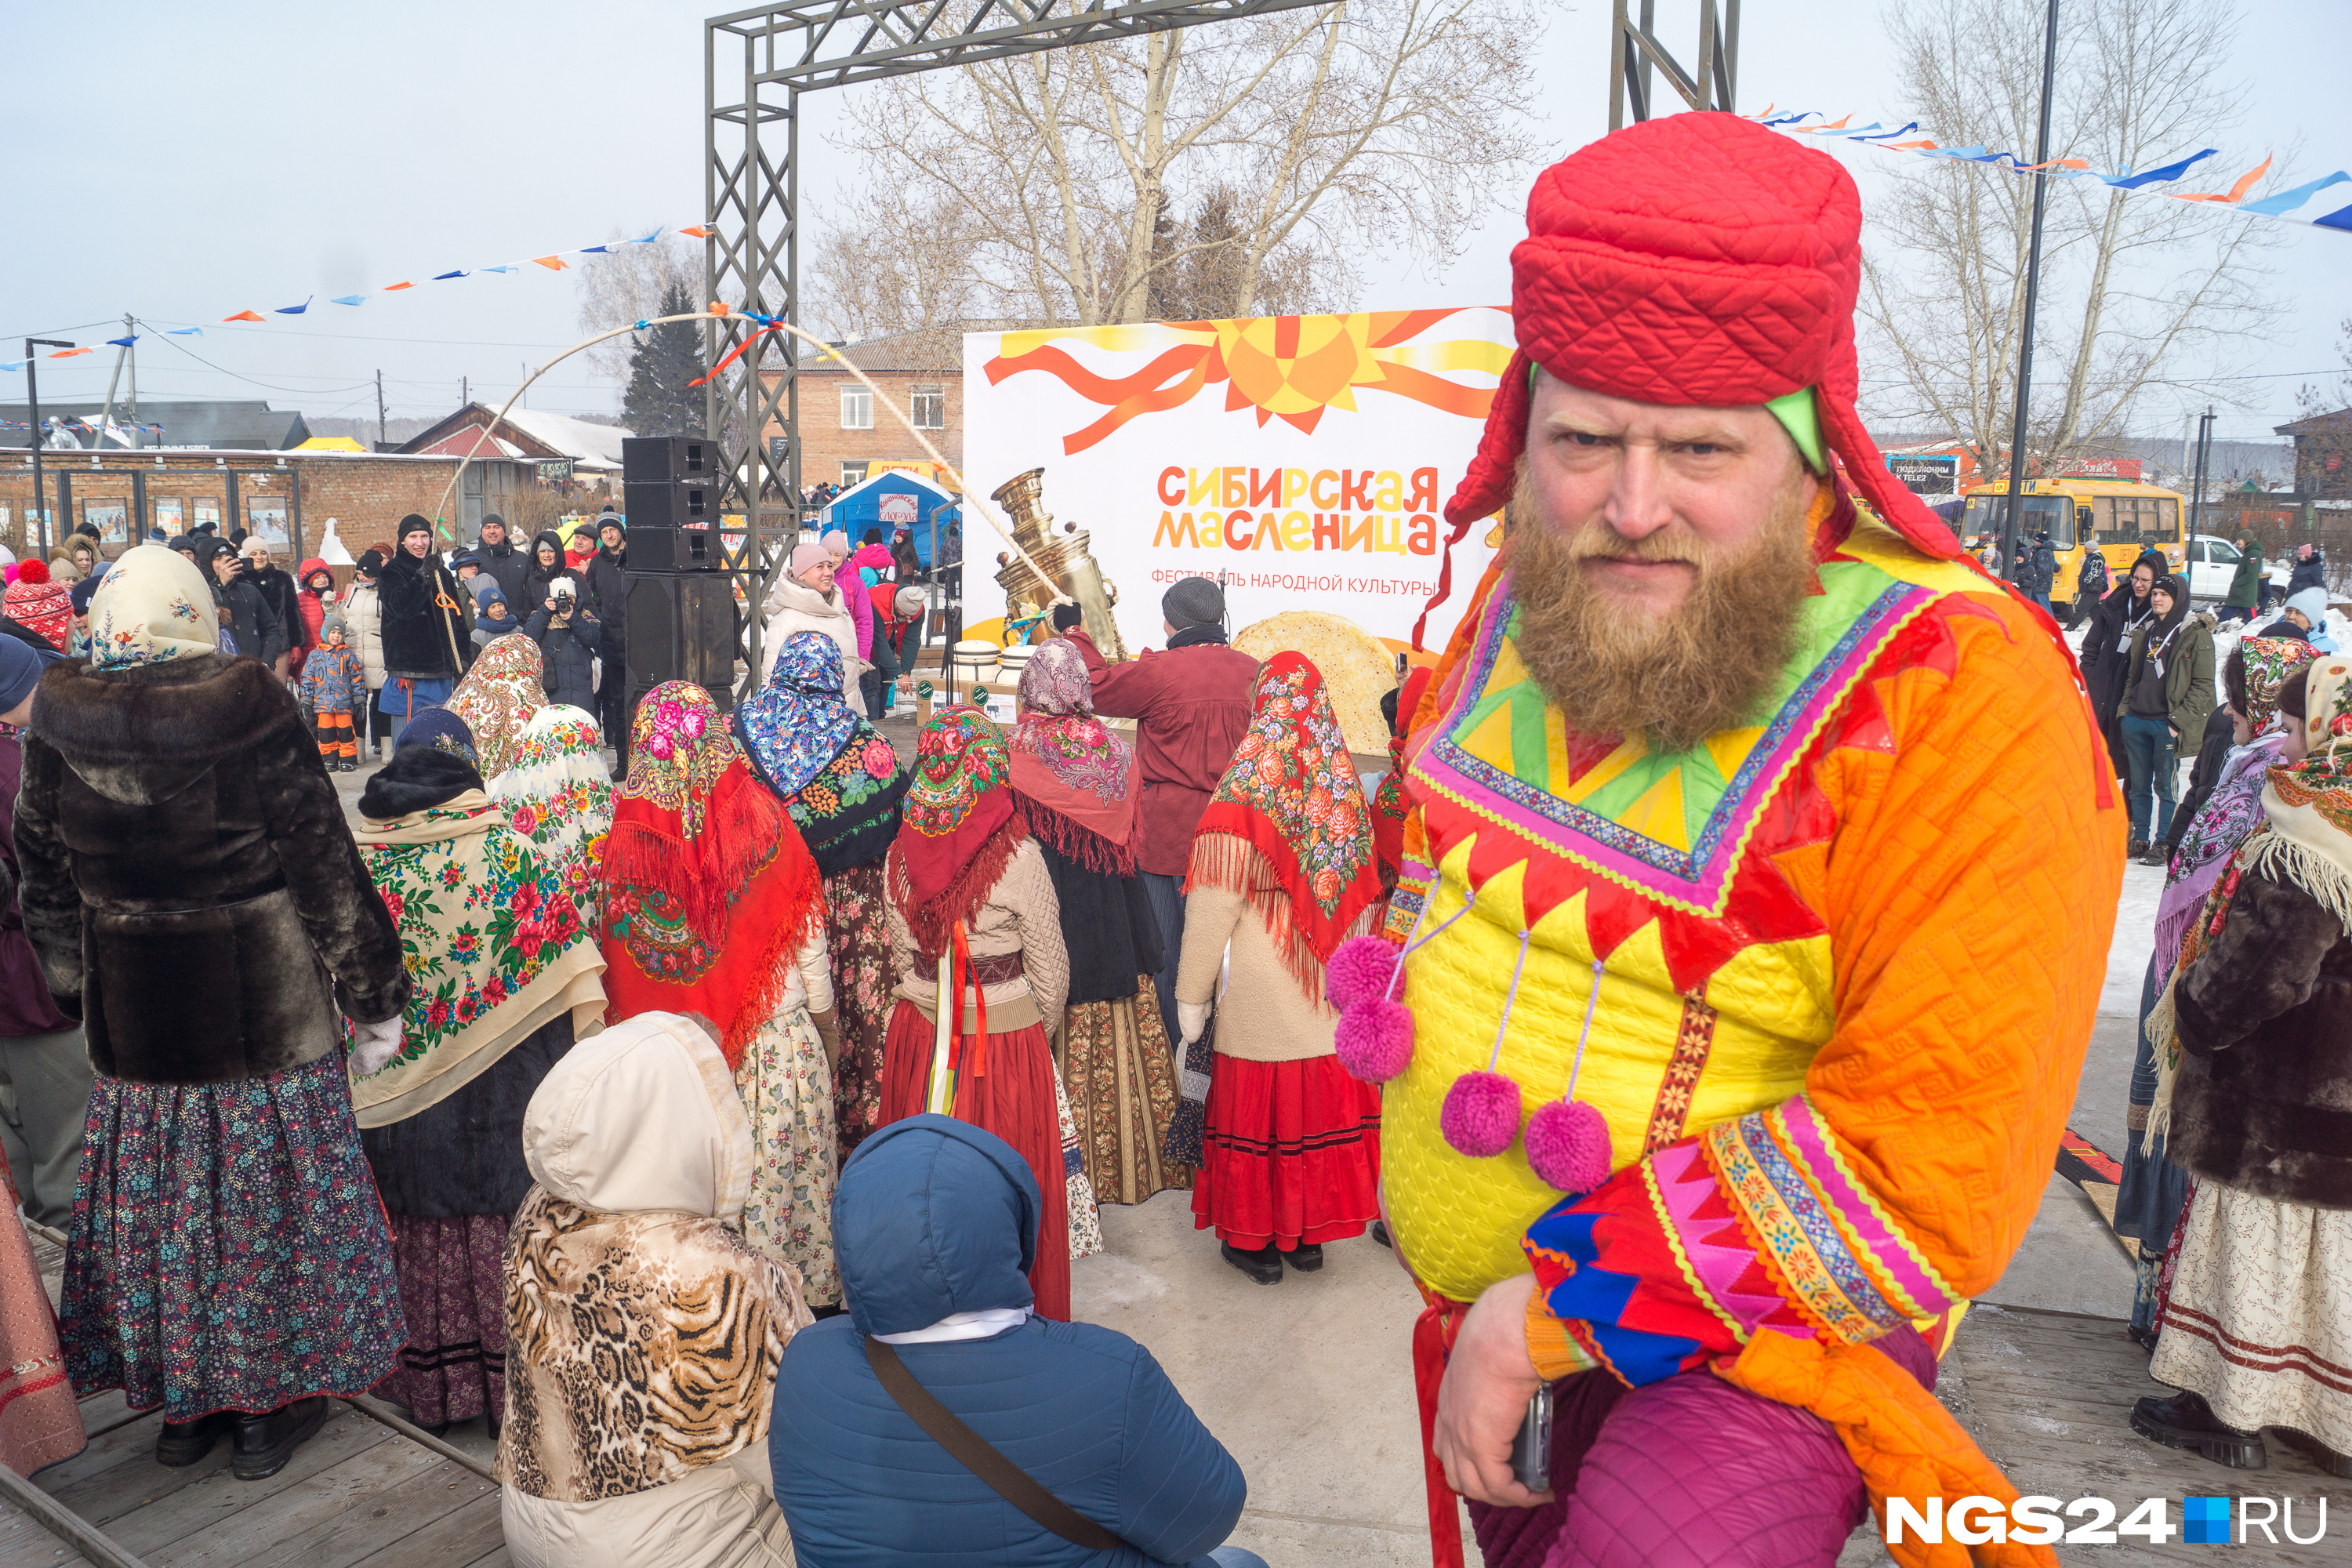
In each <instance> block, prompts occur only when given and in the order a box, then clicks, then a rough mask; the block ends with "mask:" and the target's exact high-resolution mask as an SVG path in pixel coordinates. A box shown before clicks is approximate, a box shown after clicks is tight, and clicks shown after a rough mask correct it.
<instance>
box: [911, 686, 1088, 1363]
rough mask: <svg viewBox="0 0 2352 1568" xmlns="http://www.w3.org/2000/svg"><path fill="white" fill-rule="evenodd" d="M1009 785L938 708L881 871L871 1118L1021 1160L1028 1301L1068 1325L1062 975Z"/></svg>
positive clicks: (968, 717)
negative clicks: (885, 963) (958, 1126)
mask: <svg viewBox="0 0 2352 1568" xmlns="http://www.w3.org/2000/svg"><path fill="white" fill-rule="evenodd" d="M1011 773H1012V769H1011V764H1010V763H1009V761H1008V759H1007V757H1006V755H1005V747H1004V732H1003V731H1002V730H999V729H998V728H997V727H996V725H995V724H994V723H992V722H991V721H990V720H989V718H988V716H987V715H986V714H984V713H982V712H981V711H980V710H978V709H976V708H949V709H945V710H941V711H940V712H938V713H935V714H933V715H932V716H931V720H930V722H929V723H928V724H925V725H924V726H923V728H922V730H921V731H920V732H919V734H918V735H917V736H916V737H915V768H914V775H915V776H914V781H913V783H912V784H910V785H909V786H908V791H907V821H906V826H905V828H904V830H903V831H901V832H900V833H899V835H898V843H897V844H896V845H894V846H893V847H891V850H890V860H889V865H888V867H887V879H888V887H889V895H890V902H889V920H890V942H891V945H892V947H893V948H895V949H896V950H897V953H898V973H899V977H900V978H899V981H898V998H899V1000H898V1010H897V1011H896V1012H895V1013H894V1014H892V1015H891V1018H890V1037H889V1041H888V1044H887V1054H886V1056H885V1058H884V1063H883V1071H882V1120H883V1122H884V1124H885V1125H886V1126H887V1124H888V1123H890V1122H893V1121H898V1119H899V1118H901V1117H906V1116H914V1115H918V1114H920V1113H921V1112H923V1111H925V1110H937V1111H940V1112H943V1113H945V1114H948V1115H951V1116H954V1117H956V1118H957V1119H958V1120H960V1121H969V1122H971V1123H973V1124H974V1125H975V1126H980V1127H985V1128H986V1129H988V1131H991V1132H993V1133H995V1134H996V1135H997V1136H998V1137H999V1138H1002V1139H1003V1140H1004V1141H1005V1142H1007V1143H1010V1144H1012V1145H1013V1147H1014V1148H1015V1149H1018V1150H1019V1151H1021V1156H1022V1158H1024V1159H1025V1160H1027V1161H1028V1162H1029V1168H1030V1170H1031V1171H1032V1172H1034V1173H1035V1175H1036V1177H1037V1186H1038V1190H1039V1191H1040V1192H1042V1193H1043V1194H1045V1213H1044V1215H1042V1216H1041V1217H1040V1221H1039V1225H1038V1237H1037V1258H1036V1263H1035V1266H1034V1268H1032V1269H1031V1270H1030V1273H1029V1284H1030V1288H1031V1289H1033V1290H1034V1292H1035V1293H1036V1298H1037V1312H1038V1314H1039V1315H1040V1316H1042V1317H1047V1318H1058V1319H1062V1320H1065V1321H1066V1320H1067V1319H1068V1317H1069V1315H1070V1219H1069V1215H1070V1203H1069V1193H1070V1183H1069V1176H1070V1172H1069V1168H1068V1165H1067V1163H1066V1160H1065V1159H1064V1157H1063V1141H1062V1118H1061V1113H1060V1096H1059V1094H1058V1092H1057V1089H1058V1087H1059V1086H1058V1084H1057V1082H1056V1079H1055V1072H1054V1047H1053V1043H1052V1041H1051V1040H1050V1039H1049V1038H1048V1037H1047V1034H1046V1022H1047V1020H1049V1019H1058V1018H1060V1016H1062V998H1063V996H1064V995H1065V994H1066V992H1067V991H1068V988H1069V961H1068V958H1067V956H1066V952H1065V951H1064V949H1063V946H1062V920H1061V911H1060V908H1059V906H1058V905H1057V904H1056V902H1055V897H1054V879H1053V878H1052V876H1051V875H1049V874H1048V873H1047V871H1046V869H1045V857H1044V856H1043V855H1041V854H1039V853H1038V850H1037V846H1036V844H1035V842H1034V840H1032V839H1031V838H1030V837H1029V830H1028V828H1027V827H1026V826H1024V825H1023V823H1022V821H1021V818H1020V816H1019V815H1018V814H1017V813H1016V812H1015V811H1014V810H1013V791H1012V789H1011V787H1010V783H1011Z"/></svg>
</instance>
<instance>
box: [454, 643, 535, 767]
mask: <svg viewBox="0 0 2352 1568" xmlns="http://www.w3.org/2000/svg"><path fill="white" fill-rule="evenodd" d="M448 706H449V710H450V711H451V712H453V713H455V714H457V716H458V717H459V718H461V719H463V720H465V721H466V722H467V724H469V725H471V726H472V727H473V731H474V746H475V749H476V750H477V751H478V752H480V753H481V758H482V777H484V778H485V779H496V778H497V777H498V776H499V774H500V773H504V772H506V771H507V769H509V768H510V767H512V766H513V765H514V757H515V747H516V745H517V744H518V743H519V742H520V741H521V740H522V732H523V727H524V726H525V725H527V724H529V723H530V721H531V719H532V717H533V716H534V715H535V714H537V713H538V712H539V711H540V710H541V709H543V708H545V707H546V706H547V687H546V682H545V677H544V673H543V667H542V666H541V662H540V657H539V645H538V644H537V643H535V642H533V641H531V640H530V638H529V637H493V638H491V639H490V643H489V646H488V647H485V648H483V649H482V651H481V653H480V654H479V655H478V656H477V657H476V658H475V660H474V668H471V669H469V670H467V672H466V679H463V680H460V681H459V682H457V689H456V690H454V691H452V692H450V693H449V703H448Z"/></svg>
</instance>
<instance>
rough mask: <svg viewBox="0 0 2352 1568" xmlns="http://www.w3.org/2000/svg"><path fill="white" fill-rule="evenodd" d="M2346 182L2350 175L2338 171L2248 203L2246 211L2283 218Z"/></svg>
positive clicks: (2350, 178) (2351, 176)
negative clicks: (2327, 190) (2319, 195)
mask: <svg viewBox="0 0 2352 1568" xmlns="http://www.w3.org/2000/svg"><path fill="white" fill-rule="evenodd" d="M2347 180H2352V174H2346V173H2345V172H2344V171H2343V170H2341V169H2338V170H2336V173H2334V174H2330V175H2328V176H2327V177H2326V179H2324V180H2314V181H2312V182H2311V184H2307V185H2297V186H2295V188H2294V189H2293V190H2291V191H2281V192H2280V193H2279V194H2278V195H2274V196H2264V197H2263V199H2262V200H2261V201H2258V202H2248V203H2247V204H2246V210H2247V211H2248V212H2250V213H2261V214H2262V215H2263V216H2265V217H2283V216H2285V215H2286V214H2288V213H2291V212H2293V211H2294V209H2295V208H2297V207H2299V206H2301V205H2303V204H2304V203H2305V202H2307V201H2309V200H2310V199H2311V198H2312V197H2314V196H2315V195H2318V194H2319V193H2320V192H2322V191H2324V190H2326V188H2327V187H2328V186H2330V185H2340V184H2343V183H2344V182H2345V181H2347Z"/></svg>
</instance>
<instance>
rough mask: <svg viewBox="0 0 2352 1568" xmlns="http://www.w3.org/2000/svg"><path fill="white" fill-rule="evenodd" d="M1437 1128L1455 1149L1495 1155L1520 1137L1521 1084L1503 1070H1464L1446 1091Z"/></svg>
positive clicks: (1474, 1155) (1480, 1156) (1489, 1156)
mask: <svg viewBox="0 0 2352 1568" xmlns="http://www.w3.org/2000/svg"><path fill="white" fill-rule="evenodd" d="M1437 1128H1438V1131H1441V1132H1443V1133H1444V1135H1445V1142H1447V1143H1449V1144H1451V1145H1452V1146H1453V1147H1454V1150H1455V1152H1459V1153H1464V1154H1467V1155H1469V1156H1470V1157H1471V1158H1472V1159H1474V1160H1491V1159H1493V1158H1494V1157H1495V1156H1496V1155H1497V1154H1499V1153H1501V1152H1503V1151H1504V1150H1506V1149H1508V1148H1509V1147H1510V1146H1511V1145H1512V1143H1513V1142H1517V1139H1518V1136H1519V1086H1518V1085H1517V1084H1516V1083H1513V1082H1512V1081H1511V1080H1510V1079H1507V1078H1505V1077H1504V1076H1503V1075H1502V1074H1500V1073H1495V1072H1465V1073H1464V1074H1463V1075H1462V1076H1461V1077H1460V1078H1457V1079H1454V1087H1453V1088H1452V1089H1447V1090H1446V1091H1445V1103H1444V1106H1442V1107H1441V1108H1440V1109H1439V1110H1438V1113H1437Z"/></svg>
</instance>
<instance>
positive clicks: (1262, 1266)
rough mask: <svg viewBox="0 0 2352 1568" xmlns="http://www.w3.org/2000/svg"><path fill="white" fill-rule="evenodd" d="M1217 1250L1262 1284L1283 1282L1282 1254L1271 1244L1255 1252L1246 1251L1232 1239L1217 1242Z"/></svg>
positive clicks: (1235, 1266) (1225, 1258) (1229, 1261)
mask: <svg viewBox="0 0 2352 1568" xmlns="http://www.w3.org/2000/svg"><path fill="white" fill-rule="evenodd" d="M1217 1251H1218V1252H1219V1253H1220V1254H1222V1255H1223V1258H1224V1260H1225V1261H1226V1262H1228V1263H1230V1264H1232V1265H1233V1266H1234V1268H1238V1269H1240V1270H1241V1271H1242V1272H1243V1273H1244V1274H1246V1275H1248V1276H1249V1277H1250V1278H1251V1279H1255V1280H1256V1281H1257V1282H1258V1283H1259V1284H1261V1285H1279V1284H1281V1283H1282V1254H1281V1253H1279V1252H1277V1251H1276V1250H1275V1249H1274V1247H1273V1246H1272V1245H1271V1244H1269V1245H1267V1246H1265V1247H1259V1248H1258V1249H1257V1250H1256V1251H1255V1252H1244V1251H1243V1250H1242V1249H1241V1248H1240V1247H1235V1246H1234V1244H1233V1243H1232V1242H1230V1241H1221V1242H1219V1243H1217Z"/></svg>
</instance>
